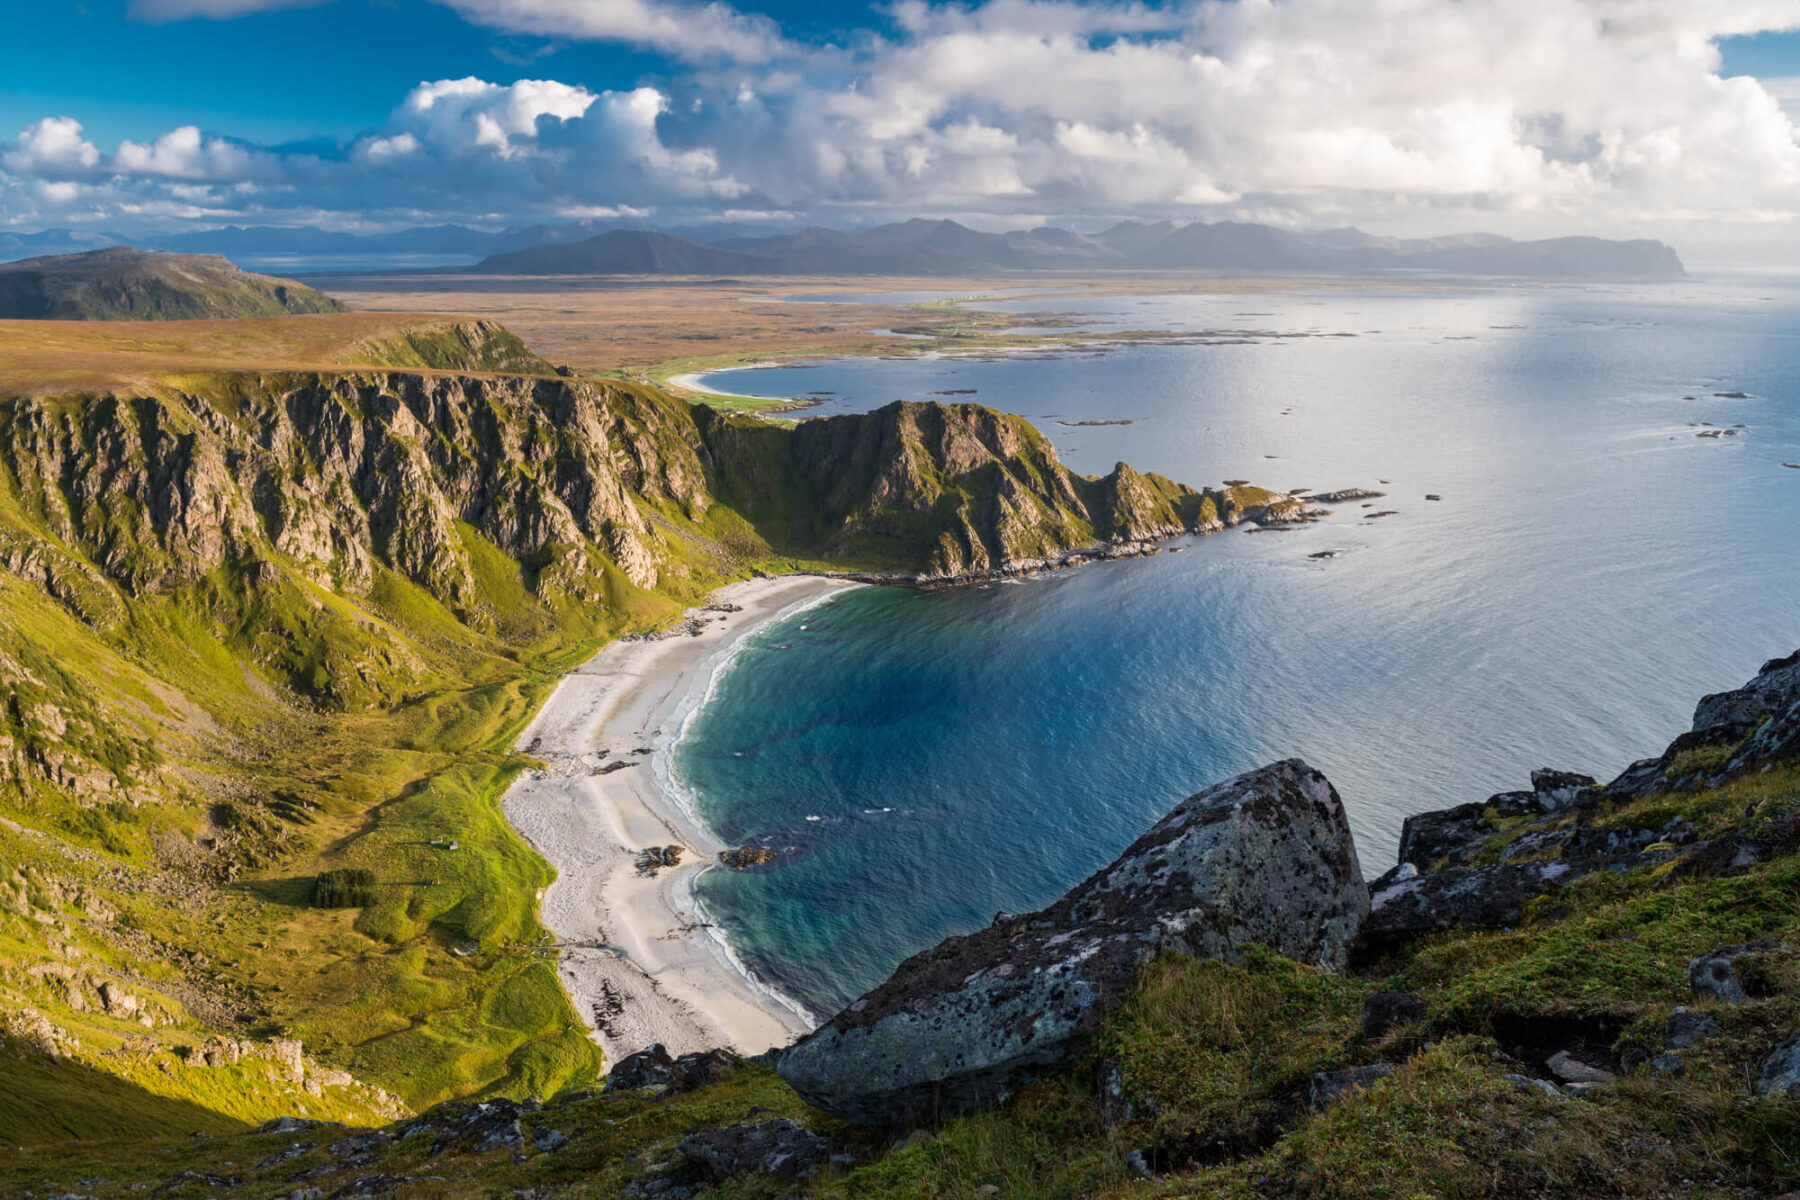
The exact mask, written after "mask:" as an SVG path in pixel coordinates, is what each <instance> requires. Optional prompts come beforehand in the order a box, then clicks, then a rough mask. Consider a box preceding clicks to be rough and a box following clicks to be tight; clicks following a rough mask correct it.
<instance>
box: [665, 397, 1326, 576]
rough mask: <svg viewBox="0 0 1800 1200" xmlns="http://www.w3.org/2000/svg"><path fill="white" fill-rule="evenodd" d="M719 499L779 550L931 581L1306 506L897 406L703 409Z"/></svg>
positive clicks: (996, 417)
mask: <svg viewBox="0 0 1800 1200" xmlns="http://www.w3.org/2000/svg"><path fill="white" fill-rule="evenodd" d="M700 412H701V416H700V421H699V429H700V435H701V439H702V441H703V443H704V446H705V450H706V454H707V457H708V461H709V463H710V464H711V466H712V468H713V471H714V480H715V483H714V488H715V492H716V494H717V495H718V497H719V498H720V499H721V500H722V501H724V502H726V503H728V504H731V505H733V506H734V507H735V508H737V509H738V510H739V511H741V512H743V513H745V514H746V515H748V516H749V517H750V518H751V519H752V521H753V522H755V523H756V524H757V526H758V528H759V529H761V530H765V531H767V532H768V534H769V536H770V538H771V541H772V542H774V543H775V544H776V545H777V546H778V547H794V548H797V549H800V550H802V551H803V552H807V553H814V554H821V555H824V556H825V557H828V558H839V559H848V560H851V561H860V562H864V563H875V564H879V565H883V566H892V567H893V568H895V570H896V571H897V573H900V574H904V575H909V576H911V577H913V578H915V579H917V580H918V581H921V582H932V581H942V580H951V579H957V578H962V577H966V576H971V575H988V574H1007V573H1013V572H1017V571H1022V570H1031V569H1036V568H1038V567H1042V566H1046V565H1054V564H1055V563H1057V562H1058V561H1060V560H1061V559H1062V558H1063V557H1064V556H1066V555H1068V554H1069V553H1070V552H1072V551H1085V550H1089V549H1094V548H1103V547H1107V546H1119V545H1126V544H1131V543H1138V542H1144V541H1148V540H1151V539H1156V538H1164V537H1171V536H1175V535H1177V534H1181V533H1190V532H1193V533H1206V532H1212V531H1213V530H1217V529H1220V528H1223V527H1224V526H1225V525H1227V524H1235V523H1236V522H1238V521H1239V520H1244V519H1253V520H1255V519H1263V518H1264V517H1268V516H1278V515H1282V514H1285V513H1288V512H1292V511H1297V510H1298V509H1299V507H1300V505H1299V503H1298V502H1297V501H1294V500H1293V499H1292V498H1290V497H1287V496H1283V495H1279V494H1277V493H1272V492H1264V491H1261V490H1260V489H1252V488H1234V489H1228V490H1227V491H1223V492H1217V491H1213V490H1211V489H1208V490H1206V491H1204V492H1197V491H1195V490H1194V489H1192V488H1190V487H1186V486H1184V485H1182V484H1178V483H1175V482H1173V481H1171V480H1169V479H1166V478H1164V477H1162V476H1160V475H1144V474H1141V473H1139V472H1137V471H1134V470H1132V469H1131V468H1130V467H1128V466H1126V465H1125V464H1124V463H1120V464H1118V466H1116V467H1115V468H1114V469H1113V471H1112V473H1111V474H1109V475H1107V476H1104V477H1102V478H1099V479H1090V478H1088V477H1085V476H1081V475H1077V474H1075V473H1074V472H1072V471H1070V470H1069V469H1068V468H1067V467H1065V466H1063V465H1062V463H1061V462H1060V461H1059V460H1058V459H1057V457H1056V451H1055V448H1054V447H1053V446H1052V445H1051V444H1050V440H1049V439H1048V438H1046V437H1045V436H1044V435H1043V434H1041V433H1039V432H1038V431H1037V430H1036V429H1034V428H1033V427H1032V426H1031V425H1030V423H1029V422H1027V421H1025V420H1023V419H1022V418H1019V417H1013V416H1007V415H1005V414H1003V413H997V412H995V411H993V410H992V409H988V408H983V407H981V406H980V405H974V404H948V405H945V404H920V403H911V402H904V401H902V402H896V403H894V404H890V405H888V406H886V407H885V408H882V409H879V410H877V411H875V412H872V413H865V414H858V415H853V416H843V417H833V418H829V419H826V420H820V421H807V422H804V423H802V424H801V425H799V426H798V427H797V428H795V429H793V430H792V431H791V432H788V431H784V430H777V429H773V428H770V427H769V426H766V425H762V424H760V423H758V424H751V423H746V422H744V421H742V420H738V419H732V418H727V417H723V416H720V415H718V414H715V413H712V412H711V411H710V410H704V409H703V410H700Z"/></svg>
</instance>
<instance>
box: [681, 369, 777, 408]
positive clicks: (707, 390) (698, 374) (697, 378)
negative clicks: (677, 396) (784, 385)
mask: <svg viewBox="0 0 1800 1200" xmlns="http://www.w3.org/2000/svg"><path fill="white" fill-rule="evenodd" d="M792 365H793V364H791V363H784V362H779V361H770V362H751V363H744V364H743V365H742V366H737V367H730V368H727V369H728V370H732V371H750V370H755V369H757V368H759V367H786V366H792ZM712 373H713V372H711V371H689V372H687V373H686V374H683V375H671V376H669V386H670V387H675V388H680V389H681V390H683V391H687V392H693V393H695V394H696V395H700V396H718V397H720V398H721V399H724V400H756V401H760V402H761V403H763V404H786V403H790V401H786V400H780V399H777V398H775V397H770V396H750V395H745V394H744V393H742V392H721V391H720V390H719V389H717V388H711V387H707V386H706V384H705V382H704V380H705V379H706V377H707V376H708V375H711V374H712Z"/></svg>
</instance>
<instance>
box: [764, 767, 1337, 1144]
mask: <svg viewBox="0 0 1800 1200" xmlns="http://www.w3.org/2000/svg"><path fill="white" fill-rule="evenodd" d="M1368 904H1369V898H1368V890H1367V888H1366V887H1364V885H1363V880H1362V872H1361V869H1360V868H1359V867H1358V865H1357V860H1356V848H1355V846H1354V844H1353V843H1352V841H1351V837H1350V828H1349V825H1348V824H1347V822H1346V821H1345V818H1344V809H1343V805H1342V803H1341V802H1340V801H1339V800H1338V795H1337V792H1336V791H1335V790H1334V789H1333V788H1332V786H1331V784H1330V783H1328V782H1327V781H1326V779H1325V777H1324V776H1323V775H1321V774H1319V773H1318V772H1317V771H1315V770H1313V769H1312V768H1311V767H1308V766H1307V765H1306V764H1305V763H1303V762H1300V761H1299V760H1297V759H1296V760H1291V761H1288V762H1283V763H1276V764H1275V765H1273V766H1270V767H1264V768H1263V769H1261V770H1259V771H1253V772H1251V773H1249V774H1247V775H1242V776H1239V777H1238V778H1236V779H1232V780H1228V781H1227V782H1225V783H1221V784H1219V785H1217V786H1215V787H1212V788H1209V789H1207V790H1206V791H1204V792H1201V793H1200V794H1199V795H1197V796H1194V797H1192V798H1191V799H1189V800H1187V801H1186V802H1184V803H1183V804H1182V805H1180V806H1179V807H1178V808H1176V809H1175V810H1174V811H1173V812H1171V813H1170V814H1169V815H1168V816H1166V817H1164V818H1163V819H1162V820H1161V821H1160V822H1158V823H1157V824H1156V825H1155V826H1154V827H1153V828H1151V830H1150V831H1149V832H1148V833H1146V834H1145V835H1144V836H1143V837H1141V838H1139V839H1138V840H1137V841H1136V842H1134V843H1133V844H1132V845H1131V846H1130V848H1128V849H1127V850H1126V851H1125V853H1124V854H1122V855H1120V856H1119V858H1118V860H1117V861H1116V862H1114V863H1113V864H1112V865H1111V866H1109V867H1107V868H1106V869H1105V870H1103V871H1101V872H1099V873H1098V874H1096V875H1094V876H1093V877H1092V878H1090V879H1088V880H1087V881H1086V882H1085V883H1082V884H1081V885H1080V886H1078V887H1076V888H1075V889H1074V890H1072V891H1071V892H1069V894H1068V895H1066V896H1064V897H1063V898H1062V899H1061V900H1059V901H1057V902H1056V903H1055V904H1053V905H1051V906H1050V907H1049V908H1046V909H1044V910H1043V911H1041V912H1036V913H1029V914H1026V915H1025V916H1008V915H1005V914H1002V915H1001V916H1000V917H999V918H997V919H996V920H995V922H994V924H993V925H992V926H990V927H989V928H987V929H984V930H981V931H980V932H977V933H974V934H970V935H969V936H968V937H958V938H950V939H948V940H946V941H945V942H943V943H942V944H941V945H939V946H937V947H936V948H935V949H932V950H928V951H926V952H925V953H923V954H919V955H916V956H914V957H913V958H910V959H907V960H906V961H905V962H904V963H902V964H901V965H900V967H899V969H898V970H896V971H895V972H894V975H893V977H892V978H891V979H889V980H888V981H887V982H886V983H884V984H883V985H881V986H880V987H879V988H877V989H875V990H874V991H873V992H870V993H869V994H868V995H866V996H864V997H862V998H861V999H860V1000H857V1001H856V1002H855V1003H853V1004H851V1005H850V1007H849V1008H847V1009H845V1010H844V1011H843V1012H841V1013H839V1014H838V1015H837V1016H836V1017H834V1018H832V1020H831V1021H830V1022H829V1023H828V1024H826V1025H824V1026H822V1027H820V1028H819V1029H818V1030H817V1031H816V1032H814V1033H812V1034H810V1035H809V1036H807V1037H806V1038H803V1039H802V1040H801V1041H799V1042H797V1043H796V1044H795V1045H794V1046H792V1047H791V1048H789V1049H788V1050H786V1051H785V1052H783V1053H782V1054H781V1056H780V1058H779V1060H778V1062H777V1067H778V1069H779V1070H780V1072H781V1075H782V1078H784V1079H786V1080H787V1081H788V1083H789V1084H791V1085H792V1086H793V1088H794V1090H795V1091H797V1092H799V1093H800V1094H801V1095H802V1096H803V1097H805V1098H806V1100H807V1101H808V1102H809V1103H811V1104H813V1105H816V1106H817V1107H819V1108H822V1109H824V1110H825V1111H827V1112H829V1113H831V1114H832V1115H834V1116H837V1117H841V1118H844V1119H846V1120H850V1121H856V1122H860V1123H864V1124H882V1125H891V1124H899V1123H903V1122H906V1121H911V1120H919V1119H922V1118H932V1117H937V1116H940V1115H942V1114H944V1113H949V1112H955V1111H958V1110H962V1109H968V1108H973V1107H978V1106H981V1105H984V1104H991V1103H994V1102H996V1101H998V1100H1000V1099H1002V1098H1003V1097H1004V1096H1006V1095H1007V1094H1008V1093H1009V1092H1010V1091H1011V1090H1012V1089H1013V1088H1015V1087H1017V1086H1018V1085H1019V1084H1020V1083H1021V1082H1023V1081H1025V1080H1027V1079H1029V1078H1031V1076H1032V1075H1033V1074H1034V1073H1035V1072H1038V1071H1042V1070H1044V1069H1046V1068H1050V1067H1054V1066H1056V1065H1059V1064H1061V1063H1063V1062H1065V1061H1067V1060H1068V1059H1069V1058H1070V1057H1071V1056H1072V1055H1073V1054H1074V1053H1075V1052H1077V1051H1078V1050H1079V1049H1080V1048H1081V1047H1082V1046H1083V1045H1084V1044H1086V1042H1087V1041H1088V1040H1089V1039H1091V1038H1092V1037H1093V1035H1094V1034H1095V1033H1096V1032H1098V1030H1099V1028H1100V1025H1101V1023H1102V1022H1103V1021H1104V1020H1105V1018H1106V1017H1107V1015H1108V1014H1109V1013H1111V1012H1112V1011H1113V1010H1114V1009H1116V1008H1118V1006H1119V1005H1120V1004H1121V1003H1123V1002H1124V1000H1125V997H1126V995H1127V994H1128V993H1129V991H1130V988H1131V986H1132V983H1133V982H1134V981H1135V980H1136V978H1137V975H1138V972H1139V971H1140V969H1142V967H1143V966H1144V965H1145V964H1146V963H1148V962H1149V961H1151V960H1152V959H1154V958H1156V956H1157V955H1159V954H1163V953H1178V954H1183V955H1187V956H1189V957H1197V958H1211V959H1222V960H1225V961H1227V962H1231V961H1236V959H1237V958H1238V956H1239V955H1240V954H1242V953H1243V952H1244V951H1245V950H1246V949H1247V948H1248V947H1249V946H1250V945H1252V944H1257V945H1263V946H1267V947H1269V948H1271V949H1273V950H1274V951H1275V952H1276V953H1278V954H1282V955H1285V956H1287V957H1289V958H1293V959H1295V960H1298V961H1300V962H1304V963H1310V964H1312V965H1314V966H1317V967H1321V968H1325V969H1339V968H1342V966H1343V965H1344V961H1345V955H1346V953H1347V951H1348V948H1349V945H1350V942H1351V941H1352V939H1353V938H1354V937H1355V936H1356V930H1357V927H1358V924H1359V923H1360V921H1361V920H1362V917H1363V915H1364V914H1365V913H1366V912H1367V911H1368Z"/></svg>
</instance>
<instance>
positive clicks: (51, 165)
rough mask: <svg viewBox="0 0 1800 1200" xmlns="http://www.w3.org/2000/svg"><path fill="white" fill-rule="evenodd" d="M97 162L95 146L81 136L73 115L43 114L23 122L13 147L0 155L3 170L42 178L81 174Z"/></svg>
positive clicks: (78, 122)
mask: <svg viewBox="0 0 1800 1200" xmlns="http://www.w3.org/2000/svg"><path fill="white" fill-rule="evenodd" d="M99 162H100V150H99V148H98V147H97V146H95V145H94V144H93V143H92V142H90V141H87V140H86V139H85V138H83V137H82V136H81V122H80V121H77V120H75V118H73V117H45V118H44V119H43V120H41V121H39V122H38V123H37V124H35V125H28V126H26V127H25V128H24V129H23V130H21V131H20V132H19V140H18V142H17V143H15V144H14V146H13V148H12V149H11V150H8V151H7V152H6V153H5V154H3V155H0V164H4V165H5V167H6V169H7V170H9V171H17V172H18V173H19V174H21V175H36V176H38V177H39V178H43V179H59V178H66V177H69V176H78V175H85V174H87V173H88V172H89V171H92V170H93V169H94V167H95V166H96V165H97V164H98V163H99Z"/></svg>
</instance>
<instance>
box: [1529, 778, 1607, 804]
mask: <svg viewBox="0 0 1800 1200" xmlns="http://www.w3.org/2000/svg"><path fill="white" fill-rule="evenodd" d="M1531 790H1532V792H1533V793H1534V794H1535V795H1536V796H1537V805H1538V810H1539V811H1540V812H1545V813H1559V812H1562V811H1563V810H1565V809H1570V808H1591V807H1593V806H1594V804H1595V803H1596V802H1597V801H1598V800H1599V799H1600V784H1599V782H1598V781H1597V780H1595V779H1593V778H1592V777H1591V776H1587V775H1577V774H1575V773H1574V772H1572V771H1553V770H1551V769H1549V768H1548V767H1541V768H1539V769H1538V770H1536V771H1533V772H1532V773H1531Z"/></svg>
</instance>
